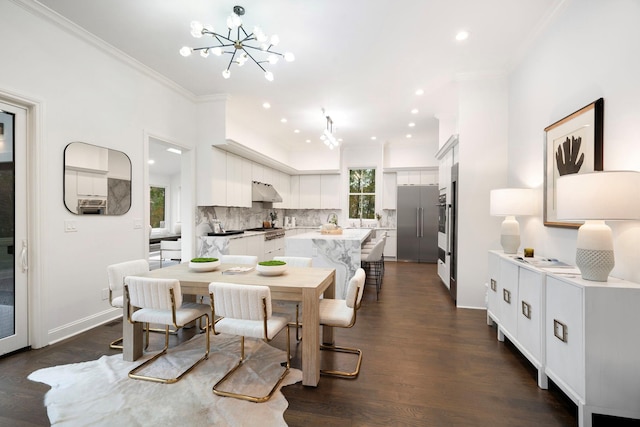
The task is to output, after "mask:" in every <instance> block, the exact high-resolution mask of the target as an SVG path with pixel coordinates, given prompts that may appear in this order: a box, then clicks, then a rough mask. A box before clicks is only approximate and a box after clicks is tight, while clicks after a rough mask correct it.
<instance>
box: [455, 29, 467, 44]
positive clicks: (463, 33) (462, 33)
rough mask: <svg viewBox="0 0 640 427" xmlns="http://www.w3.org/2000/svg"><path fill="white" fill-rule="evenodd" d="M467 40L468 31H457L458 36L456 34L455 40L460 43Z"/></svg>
mask: <svg viewBox="0 0 640 427" xmlns="http://www.w3.org/2000/svg"><path fill="white" fill-rule="evenodd" d="M468 38H469V32H468V31H464V30H462V31H459V32H458V34H456V40H458V41H462V40H466V39H468Z"/></svg>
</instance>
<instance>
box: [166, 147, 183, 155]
mask: <svg viewBox="0 0 640 427" xmlns="http://www.w3.org/2000/svg"><path fill="white" fill-rule="evenodd" d="M167 151H168V152H170V153H173V154H182V151H181V150H178V149H177V148H167Z"/></svg>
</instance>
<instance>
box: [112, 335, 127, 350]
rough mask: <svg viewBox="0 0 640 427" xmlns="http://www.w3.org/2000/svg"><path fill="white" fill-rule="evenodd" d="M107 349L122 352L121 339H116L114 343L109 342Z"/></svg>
mask: <svg viewBox="0 0 640 427" xmlns="http://www.w3.org/2000/svg"><path fill="white" fill-rule="evenodd" d="M109 348H112V349H114V350H122V349H123V348H124V346H123V345H122V337H120V338H118V339H117V340H115V341H111V343H109Z"/></svg>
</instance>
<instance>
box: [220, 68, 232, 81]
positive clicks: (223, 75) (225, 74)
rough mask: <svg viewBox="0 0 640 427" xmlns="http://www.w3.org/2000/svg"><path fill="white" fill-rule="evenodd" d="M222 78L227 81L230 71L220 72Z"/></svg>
mask: <svg viewBox="0 0 640 427" xmlns="http://www.w3.org/2000/svg"><path fill="white" fill-rule="evenodd" d="M222 77H224V78H225V79H228V78H229V77H231V71H229V70H224V71H223V72H222Z"/></svg>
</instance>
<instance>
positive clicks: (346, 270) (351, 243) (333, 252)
mask: <svg viewBox="0 0 640 427" xmlns="http://www.w3.org/2000/svg"><path fill="white" fill-rule="evenodd" d="M372 231H373V230H372V229H359V228H358V229H345V230H343V234H321V233H320V230H318V231H311V232H308V233H303V234H298V235H295V236H291V237H286V238H285V246H284V248H285V249H284V253H285V256H301V257H309V258H311V259H312V260H313V266H314V267H327V268H335V269H336V288H335V297H336V298H341V299H344V298H345V296H346V295H345V292H346V289H347V285H348V283H349V280H350V279H351V277H353V275H354V274H355V272H356V270H357V269H358V268H360V261H361V247H362V243H364V242H365V241H367V240H368V239H369V236H370V235H371V232H372Z"/></svg>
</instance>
